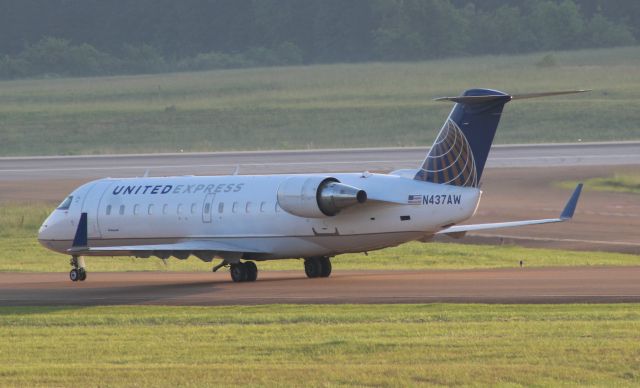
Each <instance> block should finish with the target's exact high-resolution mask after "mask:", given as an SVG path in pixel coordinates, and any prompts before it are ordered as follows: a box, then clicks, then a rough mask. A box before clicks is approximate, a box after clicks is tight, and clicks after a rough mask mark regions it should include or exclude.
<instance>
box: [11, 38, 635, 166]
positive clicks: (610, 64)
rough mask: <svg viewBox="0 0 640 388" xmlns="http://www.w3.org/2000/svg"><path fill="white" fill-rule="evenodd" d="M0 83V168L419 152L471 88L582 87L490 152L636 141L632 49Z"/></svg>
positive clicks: (541, 104) (536, 108) (512, 118)
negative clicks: (52, 159)
mask: <svg viewBox="0 0 640 388" xmlns="http://www.w3.org/2000/svg"><path fill="white" fill-rule="evenodd" d="M546 54H547V53H537V54H529V55H520V56H493V57H477V58H459V59H451V60H440V61H429V62H417V63H369V64H338V65H319V66H304V67H287V68H266V69H245V70H224V71H211V72H200V73H179V74H163V75H148V76H130V77H103V78H76V79H43V80H22V81H4V82H0V156H7V155H33V154H87V153H89V154H92V153H130V152H155V151H180V150H184V151H214V150H240V149H292V148H320V147H370V146H414V145H416V146H422V145H429V144H430V143H431V142H432V140H433V139H434V138H435V135H436V133H437V129H438V128H439V127H440V126H441V125H442V122H443V121H444V119H445V117H446V115H447V113H448V111H449V109H450V105H449V104H446V103H437V102H434V101H432V98H433V97H437V96H443V95H452V94H457V93H459V92H460V91H462V90H464V89H466V88H469V87H491V88H496V89H501V90H505V91H508V92H511V93H522V92H531V91H549V90H562V89H575V88H592V89H594V91H593V92H591V93H589V94H587V95H573V96H564V97H554V98H544V99H535V100H527V101H521V102H517V103H513V104H510V105H509V106H508V107H507V109H506V112H505V114H504V116H503V121H502V124H501V128H500V130H499V131H498V135H497V137H496V142H498V143H513V142H516V143H521V142H558V141H576V140H578V139H582V140H583V141H589V140H622V139H638V138H639V136H638V134H639V133H640V131H639V129H640V127H639V126H638V125H639V124H638V120H637V112H638V111H639V110H640V98H638V92H637V91H638V90H639V88H640V47H628V48H615V49H601V50H584V51H573V52H557V53H553V55H554V58H555V59H556V62H557V66H551V67H544V68H540V67H539V66H536V63H537V62H539V61H540V59H541V58H542V57H544V56H545V55H546Z"/></svg>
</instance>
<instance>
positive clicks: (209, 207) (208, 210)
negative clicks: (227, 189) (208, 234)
mask: <svg viewBox="0 0 640 388" xmlns="http://www.w3.org/2000/svg"><path fill="white" fill-rule="evenodd" d="M215 198H216V195H215V194H207V195H206V196H205V197H204V202H203V203H202V222H204V223H205V224H210V223H211V214H212V213H213V200H214V199H215Z"/></svg>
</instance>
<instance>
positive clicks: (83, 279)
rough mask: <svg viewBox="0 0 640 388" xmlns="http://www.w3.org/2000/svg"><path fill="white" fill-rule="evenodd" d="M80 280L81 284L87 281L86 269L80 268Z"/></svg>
mask: <svg viewBox="0 0 640 388" xmlns="http://www.w3.org/2000/svg"><path fill="white" fill-rule="evenodd" d="M78 280H80V281H81V282H84V281H85V280H87V271H85V269H84V268H78Z"/></svg>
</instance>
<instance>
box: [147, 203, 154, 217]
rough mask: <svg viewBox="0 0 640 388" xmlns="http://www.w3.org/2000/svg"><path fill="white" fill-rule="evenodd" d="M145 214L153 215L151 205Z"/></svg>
mask: <svg viewBox="0 0 640 388" xmlns="http://www.w3.org/2000/svg"><path fill="white" fill-rule="evenodd" d="M147 212H148V213H149V215H152V214H153V204H150V205H149V209H148V210H147Z"/></svg>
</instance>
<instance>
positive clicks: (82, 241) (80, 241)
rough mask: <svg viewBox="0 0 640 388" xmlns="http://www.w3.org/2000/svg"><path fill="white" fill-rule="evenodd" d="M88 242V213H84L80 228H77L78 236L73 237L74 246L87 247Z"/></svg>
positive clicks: (79, 224)
mask: <svg viewBox="0 0 640 388" xmlns="http://www.w3.org/2000/svg"><path fill="white" fill-rule="evenodd" d="M87 244H88V242H87V213H82V214H81V215H80V222H78V229H76V236H75V237H74V238H73V245H72V248H81V247H86V246H87Z"/></svg>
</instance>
